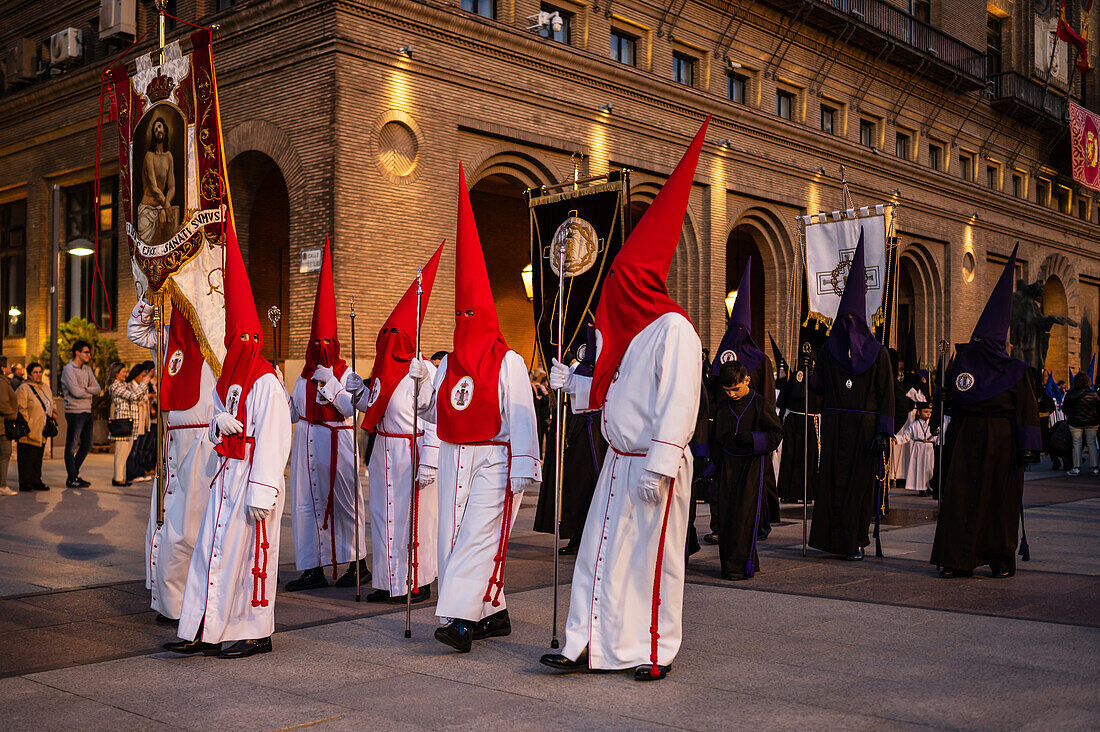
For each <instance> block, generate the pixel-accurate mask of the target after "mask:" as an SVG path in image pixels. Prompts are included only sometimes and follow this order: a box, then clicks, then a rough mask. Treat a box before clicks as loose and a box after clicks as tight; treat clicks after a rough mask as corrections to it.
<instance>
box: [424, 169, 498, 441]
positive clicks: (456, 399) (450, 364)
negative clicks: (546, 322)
mask: <svg viewBox="0 0 1100 732" xmlns="http://www.w3.org/2000/svg"><path fill="white" fill-rule="evenodd" d="M508 350H509V349H508V344H507V343H506V342H505V340H504V336H503V335H502V334H501V332H500V321H499V320H498V319H497V309H496V304H495V303H494V302H493V291H492V289H491V288H490V287H489V273H488V272H487V271H486V269H485V256H484V254H483V253H482V250H481V239H480V238H479V237H478V235H477V224H476V223H475V222H474V210H473V207H472V206H471V205H470V192H469V189H467V187H466V175H465V173H464V171H463V169H462V165H461V164H460V165H459V166H458V230H457V233H456V236H455V332H454V348H453V350H452V351H451V353H450V354H448V356H447V373H446V376H445V378H444V380H443V385H442V397H443V398H442V399H440V401H439V409H438V416H439V422H438V424H437V427H438V433H439V437H440V439H442V440H445V441H447V442H452V443H469V442H483V441H485V440H489V439H492V438H493V437H494V436H495V435H496V434H497V433H498V432H500V424H501V417H500V399H499V395H498V386H497V382H498V380H499V377H500V364H501V362H502V361H503V360H504V354H506V353H507V352H508ZM452 392H453V393H452Z"/></svg>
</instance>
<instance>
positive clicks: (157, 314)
mask: <svg viewBox="0 0 1100 732" xmlns="http://www.w3.org/2000/svg"><path fill="white" fill-rule="evenodd" d="M161 17H163V16H161ZM152 295H153V332H154V333H156V334H157V368H156V371H155V373H156V377H157V489H156V494H157V527H158V528H159V527H161V526H163V525H164V491H165V488H166V486H165V481H166V479H167V477H168V471H167V470H165V469H164V461H165V460H166V459H167V455H165V449H164V439H165V430H164V427H165V425H164V423H165V421H166V418H165V415H164V410H163V409H162V408H161V404H162V399H163V397H162V393H163V391H164V390H163V389H162V388H161V387H162V385H163V383H164V374H163V371H164V354H165V351H166V350H167V349H168V344H167V343H165V340H164V339H165V334H164V293H163V292H154V293H152Z"/></svg>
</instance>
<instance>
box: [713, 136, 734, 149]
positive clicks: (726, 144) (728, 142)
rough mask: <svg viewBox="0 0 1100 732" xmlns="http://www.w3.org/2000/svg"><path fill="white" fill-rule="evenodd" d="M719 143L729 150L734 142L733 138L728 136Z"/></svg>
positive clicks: (719, 145)
mask: <svg viewBox="0 0 1100 732" xmlns="http://www.w3.org/2000/svg"><path fill="white" fill-rule="evenodd" d="M717 144H718V147H721V148H725V149H726V150H729V149H730V146H731V145H732V144H733V140H731V139H730V138H728V137H727V138H726V139H724V140H719V141H718V143H717Z"/></svg>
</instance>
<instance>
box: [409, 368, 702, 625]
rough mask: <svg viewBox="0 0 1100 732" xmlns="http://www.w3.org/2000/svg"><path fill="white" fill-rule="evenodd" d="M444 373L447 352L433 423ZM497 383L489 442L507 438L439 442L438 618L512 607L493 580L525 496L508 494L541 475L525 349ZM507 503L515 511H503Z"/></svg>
mask: <svg viewBox="0 0 1100 732" xmlns="http://www.w3.org/2000/svg"><path fill="white" fill-rule="evenodd" d="M446 374H447V359H446V358H444V359H443V362H442V363H440V364H439V369H438V370H437V371H436V374H435V380H434V382H433V388H434V393H433V395H432V399H431V402H430V405H429V408H428V410H427V412H426V416H427V419H428V420H429V421H431V422H435V421H436V410H435V404H436V400H437V399H438V398H441V395H440V394H439V389H440V388H441V385H442V384H443V379H444V377H445V376H446ZM497 383H498V392H497V393H498V395H499V398H500V413H501V424H500V431H499V432H498V433H497V434H496V436H494V437H493V439H492V440H491V441H490V442H499V443H504V444H502V445H492V444H475V445H457V444H453V443H450V442H442V441H441V442H440V446H439V472H438V478H437V484H438V486H439V535H438V542H439V547H438V549H439V601H438V602H437V603H436V608H435V614H436V615H438V616H439V617H441V618H462V619H464V620H472V621H478V620H481V619H482V618H485V617H488V616H489V615H492V614H493V613H496V612H500V611H501V610H504V609H505V608H506V607H507V604H506V603H505V598H504V592H503V584H501V585H496V584H495V583H494V580H495V579H500V571H499V570H500V567H499V566H498V563H497V562H496V560H495V558H496V556H497V555H498V552H499V551H500V546H501V543H502V538H503V544H504V546H505V547H507V541H508V537H509V536H510V535H511V532H512V525H513V524H514V523H515V520H516V516H517V515H518V514H519V508H520V503H521V502H522V500H523V493H522V491H521V492H520V493H519V494H518V495H514V496H510V497H509V495H508V494H509V493H510V492H511V488H510V485H509V479H510V478H530V479H531V480H534V481H538V482H541V481H542V459H541V457H540V451H539V435H538V427H537V420H536V417H535V401H534V395H533V393H532V391H531V377H530V375H529V373H528V371H527V366H526V364H524V362H523V357H522V356H520V355H519V354H518V353H516V352H515V351H508V352H507V353H506V354H505V355H504V360H503V361H502V362H501V365H500V376H499V378H498V379H497ZM442 398H444V399H447V398H450V395H449V394H445V395H442ZM696 401H698V397H696ZM505 445H507V446H505ZM509 503H510V505H511V511H510V512H509V513H508V514H507V517H506V516H505V507H506V506H507V505H509ZM505 518H507V523H506V524H505V523H504V519H505ZM504 570H505V572H506V570H507V560H506V559H505V562H504ZM487 595H488V596H489V598H490V599H489V600H488V601H486V600H485V597H486V596H487Z"/></svg>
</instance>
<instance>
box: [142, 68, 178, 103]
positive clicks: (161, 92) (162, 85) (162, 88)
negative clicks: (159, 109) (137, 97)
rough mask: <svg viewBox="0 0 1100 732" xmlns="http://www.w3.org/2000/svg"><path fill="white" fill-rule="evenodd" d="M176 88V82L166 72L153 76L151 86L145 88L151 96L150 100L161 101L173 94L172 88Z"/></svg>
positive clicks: (147, 94)
mask: <svg viewBox="0 0 1100 732" xmlns="http://www.w3.org/2000/svg"><path fill="white" fill-rule="evenodd" d="M175 88H176V82H175V80H174V79H172V77H170V76H165V75H164V74H157V75H156V76H155V77H153V80H152V81H150V82H149V86H148V87H146V89H145V96H147V97H149V101H150V102H160V101H163V100H165V99H167V98H168V97H170V96H171V95H172V90H173V89H175Z"/></svg>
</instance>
